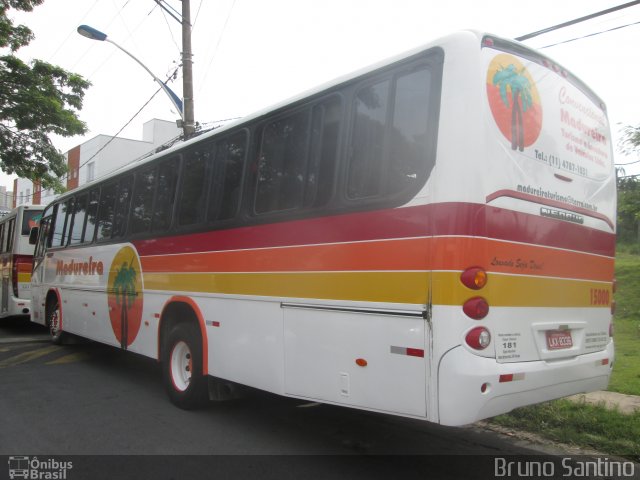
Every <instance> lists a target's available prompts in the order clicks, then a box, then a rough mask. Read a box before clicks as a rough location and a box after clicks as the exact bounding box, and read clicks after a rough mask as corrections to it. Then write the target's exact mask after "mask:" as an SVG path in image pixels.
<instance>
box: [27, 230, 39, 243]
mask: <svg viewBox="0 0 640 480" xmlns="http://www.w3.org/2000/svg"><path fill="white" fill-rule="evenodd" d="M39 231H40V228H38V227H33V228H32V229H31V231H30V232H29V245H35V244H36V243H38V232H39Z"/></svg>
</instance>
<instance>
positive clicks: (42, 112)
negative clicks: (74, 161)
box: [0, 0, 90, 192]
mask: <svg viewBox="0 0 640 480" xmlns="http://www.w3.org/2000/svg"><path fill="white" fill-rule="evenodd" d="M43 1H44V0H0V49H1V50H0V53H2V54H1V55H0V168H1V169H2V170H3V171H5V172H6V173H9V174H12V173H15V174H17V175H18V176H20V177H22V178H28V179H30V180H32V181H37V180H39V181H40V182H41V185H42V187H43V188H53V189H54V190H56V191H57V192H61V191H62V190H64V187H63V183H62V181H61V179H60V177H61V176H62V175H63V174H64V173H66V171H67V166H66V162H65V157H64V154H62V152H60V151H59V150H58V149H56V148H55V147H54V146H53V144H52V143H51V140H50V139H49V136H48V135H49V134H51V133H54V134H57V135H61V136H65V137H70V136H73V135H80V134H83V133H85V132H86V131H87V127H86V125H85V123H84V122H82V121H81V120H80V119H79V118H78V116H77V113H78V112H79V111H80V110H81V109H82V100H83V98H84V92H85V90H86V89H87V88H88V87H89V85H90V83H89V82H88V81H87V80H85V79H84V78H82V77H81V76H80V75H77V74H75V73H72V72H68V71H66V70H64V69H62V68H60V67H58V66H55V65H51V64H49V63H47V62H44V61H41V60H33V61H32V62H31V63H30V64H26V63H25V62H23V61H22V60H21V59H19V58H18V57H16V56H15V53H16V51H17V50H18V49H19V48H20V47H23V46H25V45H27V44H29V42H30V41H31V40H32V39H33V37H34V36H33V32H32V31H31V30H30V29H29V28H28V27H26V26H24V25H14V24H13V21H12V20H11V19H10V18H9V17H8V16H7V13H8V11H9V10H10V9H12V8H13V9H15V10H21V11H25V12H30V11H32V10H33V7H35V6H37V5H40V4H41V3H42V2H43Z"/></svg>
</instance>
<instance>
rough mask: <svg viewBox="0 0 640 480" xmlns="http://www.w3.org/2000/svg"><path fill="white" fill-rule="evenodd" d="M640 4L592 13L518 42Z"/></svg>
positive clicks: (625, 4) (524, 37)
mask: <svg viewBox="0 0 640 480" xmlns="http://www.w3.org/2000/svg"><path fill="white" fill-rule="evenodd" d="M638 4H640V0H635V1H634V2H629V3H624V4H622V5H618V6H617V7H611V8H607V9H606V10H602V11H600V12H596V13H592V14H590V15H585V16H584V17H580V18H576V19H573V20H569V21H568V22H564V23H559V24H558V25H554V26H553V27H548V28H543V29H542V30H538V31H536V32H531V33H527V34H526V35H522V36H520V37H516V40H518V41H521V42H522V41H523V40H528V39H530V38H533V37H537V36H538V35H542V34H543V33H549V32H552V31H554V30H559V29H561V28H565V27H568V26H570V25H575V24H576V23H580V22H584V21H586V20H591V19H592V18H596V17H600V16H602V15H606V14H608V13H612V12H617V11H618V10H622V9H624V8H629V7H633V6H634V5H638Z"/></svg>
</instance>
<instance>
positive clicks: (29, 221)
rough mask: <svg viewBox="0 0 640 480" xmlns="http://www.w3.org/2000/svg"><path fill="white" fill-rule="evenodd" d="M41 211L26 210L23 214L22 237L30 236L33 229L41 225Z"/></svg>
mask: <svg viewBox="0 0 640 480" xmlns="http://www.w3.org/2000/svg"><path fill="white" fill-rule="evenodd" d="M41 218H42V211H41V210H24V212H23V213H22V235H29V232H31V229H32V228H33V227H37V226H38V225H40V219H41Z"/></svg>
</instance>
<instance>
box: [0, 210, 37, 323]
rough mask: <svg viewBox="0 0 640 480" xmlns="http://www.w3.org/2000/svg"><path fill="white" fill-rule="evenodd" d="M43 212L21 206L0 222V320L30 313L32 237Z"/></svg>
mask: <svg viewBox="0 0 640 480" xmlns="http://www.w3.org/2000/svg"><path fill="white" fill-rule="evenodd" d="M42 210H43V208H42V207H40V206H32V205H21V206H19V207H17V208H15V209H13V210H12V211H11V212H9V213H8V214H6V215H5V216H3V217H1V218H0V276H1V278H2V285H1V286H0V318H5V317H14V316H22V315H29V314H30V312H31V268H32V263H33V245H30V244H29V233H30V231H31V229H32V228H33V227H37V226H38V222H39V221H40V218H41V217H42Z"/></svg>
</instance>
